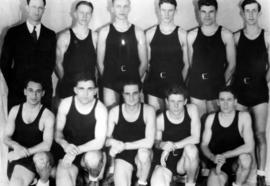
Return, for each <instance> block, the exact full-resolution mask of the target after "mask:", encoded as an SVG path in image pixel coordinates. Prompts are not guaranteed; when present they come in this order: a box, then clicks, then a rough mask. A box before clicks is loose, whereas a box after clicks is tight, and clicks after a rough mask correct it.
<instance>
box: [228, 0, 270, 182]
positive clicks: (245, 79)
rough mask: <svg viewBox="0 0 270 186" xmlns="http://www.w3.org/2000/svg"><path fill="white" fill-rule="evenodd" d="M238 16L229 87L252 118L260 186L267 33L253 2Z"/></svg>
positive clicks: (268, 46)
mask: <svg viewBox="0 0 270 186" xmlns="http://www.w3.org/2000/svg"><path fill="white" fill-rule="evenodd" d="M241 15H242V17H243V19H244V28H242V29H241V30H239V31H237V32H236V33H235V34H234V36H235V43H236V49H237V58H236V59H237V63H236V69H235V76H234V81H233V86H234V89H235V91H236V93H237V97H238V103H239V105H238V106H239V109H240V110H250V112H251V113H252V116H253V117H254V118H253V119H254V122H253V123H254V129H255V139H256V142H257V145H256V148H257V151H256V153H257V154H256V155H257V169H258V171H257V182H258V185H259V186H264V185H265V168H266V167H265V166H266V157H267V145H266V134H265V132H266V123H267V116H268V100H269V95H268V94H269V90H268V86H267V84H268V83H269V81H270V72H269V63H270V59H269V53H270V33H269V31H266V30H264V29H262V28H261V27H260V26H259V23H258V21H259V17H260V15H261V5H260V4H259V3H258V2H257V1H256V0H245V1H243V2H242V3H241Z"/></svg>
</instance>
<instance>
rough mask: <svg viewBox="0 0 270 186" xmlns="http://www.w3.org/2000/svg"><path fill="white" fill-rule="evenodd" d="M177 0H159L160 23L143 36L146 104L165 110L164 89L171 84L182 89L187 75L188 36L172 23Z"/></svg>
mask: <svg viewBox="0 0 270 186" xmlns="http://www.w3.org/2000/svg"><path fill="white" fill-rule="evenodd" d="M176 8H177V2H176V0H160V1H159V9H158V10H159V14H160V24H159V25H157V26H154V27H152V28H151V29H149V30H148V31H147V33H146V40H147V44H148V57H149V58H150V70H149V75H148V78H147V80H146V82H145V86H144V87H145V92H146V93H147V94H148V103H149V104H150V105H152V106H153V107H154V108H155V109H156V110H162V111H163V110H164V109H165V102H164V99H165V90H166V89H167V88H168V87H170V86H171V85H173V84H178V85H182V86H184V81H185V79H186V77H187V72H188V66H189V63H188V53H187V34H186V31H185V30H183V29H182V28H179V27H178V26H176V25H175V24H174V15H175V12H176Z"/></svg>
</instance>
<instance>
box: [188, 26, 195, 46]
mask: <svg viewBox="0 0 270 186" xmlns="http://www.w3.org/2000/svg"><path fill="white" fill-rule="evenodd" d="M197 34H198V27H196V28H193V29H192V30H190V31H189V32H188V33H187V40H188V42H189V43H193V42H194V40H195V38H196V37H197Z"/></svg>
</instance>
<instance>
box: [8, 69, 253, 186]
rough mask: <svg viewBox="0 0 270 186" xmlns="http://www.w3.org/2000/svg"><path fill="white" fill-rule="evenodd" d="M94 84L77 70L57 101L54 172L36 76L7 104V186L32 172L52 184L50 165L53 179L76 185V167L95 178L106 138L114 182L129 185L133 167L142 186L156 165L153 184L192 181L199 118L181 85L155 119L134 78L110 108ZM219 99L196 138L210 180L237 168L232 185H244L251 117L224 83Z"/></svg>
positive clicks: (50, 118)
mask: <svg viewBox="0 0 270 186" xmlns="http://www.w3.org/2000/svg"><path fill="white" fill-rule="evenodd" d="M97 91H98V89H97V87H96V85H95V81H94V80H93V79H92V78H91V76H89V75H85V74H82V75H81V76H78V78H77V84H76V85H75V87H74V92H75V96H72V97H68V98H65V99H63V100H62V102H61V104H60V106H59V109H58V114H57V120H56V121H57V122H56V135H55V141H56V142H57V143H58V144H59V145H60V147H59V148H58V151H57V152H58V153H55V152H53V153H52V154H53V155H54V156H55V157H58V158H59V159H60V160H59V163H58V165H57V168H56V171H52V169H53V167H54V165H53V157H52V155H51V153H50V152H49V151H50V148H51V145H52V143H53V136H54V135H53V134H54V132H53V131H54V115H53V114H52V113H51V112H50V111H49V110H48V109H46V108H45V107H44V106H43V105H42V104H41V102H40V101H41V98H42V96H43V95H44V90H43V86H42V83H41V82H40V81H39V80H38V79H35V78H32V79H29V80H28V81H27V83H26V86H25V89H24V94H25V96H26V102H24V103H22V104H21V105H18V106H15V107H13V108H12V110H11V111H10V114H9V119H8V126H7V130H6V136H5V143H6V144H7V145H8V147H9V149H10V151H9V154H8V159H9V166H8V173H9V174H8V176H9V178H10V183H9V184H10V186H28V185H29V184H30V183H31V182H32V181H33V180H34V178H35V177H36V175H38V178H39V179H38V181H37V185H38V186H40V185H52V183H50V184H49V181H48V180H49V177H50V176H51V173H53V172H55V174H54V176H56V185H57V186H62V185H65V186H75V185H76V178H77V176H78V173H79V171H80V170H85V171H86V172H87V173H88V175H87V177H86V178H85V180H87V181H91V182H92V183H91V184H96V185H98V182H99V180H101V179H102V176H103V173H104V167H105V164H106V161H107V158H106V155H105V153H104V152H103V151H102V148H103V146H104V144H105V145H106V146H107V147H109V155H110V156H111V157H113V159H114V182H115V185H117V186H122V185H123V186H129V185H131V180H132V172H133V170H134V169H136V170H137V177H138V182H137V185H147V180H148V177H149V173H150V169H151V165H153V164H154V165H155V168H154V170H153V173H152V176H151V185H153V186H169V185H170V182H171V181H172V177H173V175H175V174H186V185H189V186H191V185H195V182H196V178H197V174H198V169H199V153H198V148H197V146H196V144H198V143H199V141H200V128H201V127H200V126H201V124H200V119H199V113H198V110H197V108H196V106H195V105H194V104H189V103H187V99H188V98H187V93H186V91H185V90H184V89H183V88H182V87H180V86H173V87H171V88H169V89H168V91H167V94H166V104H167V110H166V111H164V112H163V113H161V114H160V115H159V116H157V118H156V116H155V110H154V108H152V107H151V106H149V105H147V104H144V103H141V102H140V91H141V87H140V84H139V83H137V82H134V81H130V82H126V83H124V85H123V89H122V96H123V104H120V105H118V106H115V107H114V108H112V109H111V110H110V112H109V114H107V110H106V107H105V106H104V105H103V103H102V102H101V101H99V100H98V99H97V98H96V94H97ZM218 102H219V106H220V111H219V112H217V113H213V114H210V115H209V116H208V118H207V119H206V124H205V130H204V133H203V138H202V143H201V149H202V152H203V154H204V155H205V156H206V157H207V158H208V160H209V163H208V164H209V167H210V168H212V170H211V173H210V175H209V178H208V185H213V186H217V185H220V186H221V185H225V183H226V182H227V179H228V177H230V174H231V173H232V171H236V180H235V181H234V183H233V184H234V185H242V184H243V183H244V182H245V181H246V180H247V177H248V175H249V171H250V168H251V164H252V153H253V150H254V140H253V132H252V128H251V117H250V115H249V114H248V113H247V112H240V111H236V110H235V106H236V103H237V100H236V98H235V96H234V93H233V92H232V90H231V89H230V88H228V87H226V88H224V89H222V90H221V91H220V92H219V100H218ZM107 122H108V124H107ZM153 145H154V148H153V149H152V146H153ZM153 152H154V153H153ZM56 159H57V158H56ZM235 165H237V166H235ZM234 167H237V170H235V169H233V168H234Z"/></svg>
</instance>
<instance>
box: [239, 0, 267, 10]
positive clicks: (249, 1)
mask: <svg viewBox="0 0 270 186" xmlns="http://www.w3.org/2000/svg"><path fill="white" fill-rule="evenodd" d="M253 3H255V4H257V5H258V11H259V12H260V11H261V8H262V7H261V4H260V3H259V2H258V1H256V0H243V1H242V2H241V4H240V7H241V9H242V10H243V11H244V10H245V6H246V5H249V4H253Z"/></svg>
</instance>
